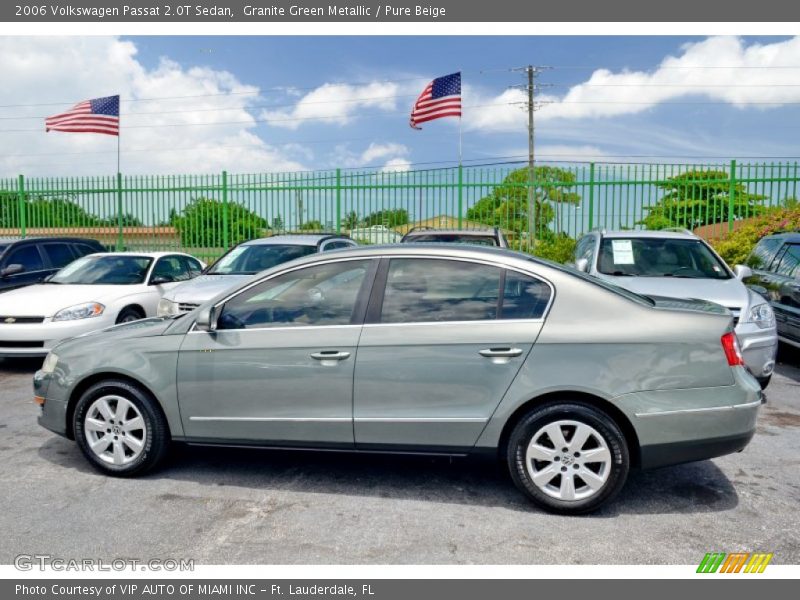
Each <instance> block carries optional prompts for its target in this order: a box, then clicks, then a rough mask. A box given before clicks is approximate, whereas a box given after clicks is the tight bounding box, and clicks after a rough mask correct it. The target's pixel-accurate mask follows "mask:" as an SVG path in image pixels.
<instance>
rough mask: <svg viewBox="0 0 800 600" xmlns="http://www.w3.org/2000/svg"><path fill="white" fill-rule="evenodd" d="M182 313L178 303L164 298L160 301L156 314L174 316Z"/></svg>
mask: <svg viewBox="0 0 800 600" xmlns="http://www.w3.org/2000/svg"><path fill="white" fill-rule="evenodd" d="M179 314H181V310H180V308H178V303H177V302H173V301H172V300H170V299H168V298H162V299H161V300H159V301H158V308H157V309H156V316H158V317H174V316H175V315H179Z"/></svg>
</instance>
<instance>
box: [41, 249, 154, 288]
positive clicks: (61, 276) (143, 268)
mask: <svg viewBox="0 0 800 600" xmlns="http://www.w3.org/2000/svg"><path fill="white" fill-rule="evenodd" d="M151 262H153V259H152V258H149V257H147V256H120V255H113V254H110V255H109V254H106V255H95V256H84V257H83V258H79V259H78V260H76V261H73V262H71V263H70V264H68V265H67V266H66V267H64V268H63V269H61V270H60V271H59V272H58V273H56V274H55V275H53V276H52V277H51V278H50V280H49V281H48V283H59V284H77V285H135V284H137V283H144V280H145V277H146V276H147V270H148V269H149V268H150V263H151Z"/></svg>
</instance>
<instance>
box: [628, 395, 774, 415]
mask: <svg viewBox="0 0 800 600" xmlns="http://www.w3.org/2000/svg"><path fill="white" fill-rule="evenodd" d="M757 406H761V400H760V399H759V400H755V401H754V402H747V403H745V404H728V405H726V406H710V407H708V408H683V409H679V410H660V411H656V412H648V413H635V414H636V416H637V417H640V418H646V417H664V416H670V415H685V414H694V413H703V412H721V411H728V410H742V409H746V408H755V407H757Z"/></svg>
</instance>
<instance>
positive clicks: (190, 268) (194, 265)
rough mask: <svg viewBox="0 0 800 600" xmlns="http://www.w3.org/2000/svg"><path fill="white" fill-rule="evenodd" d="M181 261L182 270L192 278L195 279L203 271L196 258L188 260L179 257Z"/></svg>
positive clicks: (184, 257)
mask: <svg viewBox="0 0 800 600" xmlns="http://www.w3.org/2000/svg"><path fill="white" fill-rule="evenodd" d="M180 258H181V261H182V262H183V267H184V270H185V271H186V272H187V273H188V274H189V275H190V276H192V277H197V276H198V275H200V273H202V271H203V265H201V264H200V261H199V260H197V259H196V258H190V257H188V256H181V257H180Z"/></svg>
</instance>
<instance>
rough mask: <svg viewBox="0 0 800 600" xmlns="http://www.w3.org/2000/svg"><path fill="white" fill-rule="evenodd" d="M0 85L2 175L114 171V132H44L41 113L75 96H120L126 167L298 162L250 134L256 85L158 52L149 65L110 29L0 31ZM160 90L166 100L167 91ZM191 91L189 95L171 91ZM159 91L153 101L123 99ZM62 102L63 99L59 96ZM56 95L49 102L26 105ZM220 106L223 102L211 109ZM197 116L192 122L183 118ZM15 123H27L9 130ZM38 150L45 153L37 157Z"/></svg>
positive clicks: (184, 168)
mask: <svg viewBox="0 0 800 600" xmlns="http://www.w3.org/2000/svg"><path fill="white" fill-rule="evenodd" d="M0 77H2V80H3V81H6V82H14V83H13V85H8V86H6V87H5V89H4V92H3V102H2V104H4V105H11V104H20V105H23V106H19V107H7V108H0V116H2V117H23V116H24V117H31V118H30V119H26V120H11V119H1V120H0V129H3V130H5V131H4V132H2V135H0V173H2V174H7V175H13V174H16V173H25V174H28V175H37V174H40V175H45V174H46V175H61V174H69V175H84V174H103V173H113V172H115V171H116V148H117V140H116V138H113V137H111V136H103V135H95V134H68V133H56V132H51V133H45V131H44V122H43V118H44V116H46V115H49V114H56V113H59V112H63V111H65V110H67V109H69V108H70V106H71V105H72V104H74V103H76V102H78V101H80V100H85V99H87V98H95V97H99V96H107V95H113V94H120V95H121V97H122V99H123V103H122V107H121V122H122V137H121V138H120V141H121V144H122V151H123V154H122V170H123V172H125V173H176V172H179V173H180V172H218V171H221V170H223V169H228V170H231V171H238V172H241V171H293V170H300V169H304V168H305V166H304V165H303V164H302V163H301V162H299V161H298V160H294V159H292V158H290V157H289V155H290V154H291V155H293V156H302V153H300V152H297V151H296V149H295V151H293V152H289V153H287V152H285V151H284V150H282V149H281V148H278V147H274V146H271V145H269V144H267V143H265V142H264V141H263V140H262V139H261V138H259V137H258V136H257V135H256V134H255V133H254V131H253V130H254V129H255V127H256V126H257V123H256V120H255V118H254V117H253V115H252V114H251V112H250V111H249V110H248V106H249V105H250V104H252V103H254V102H255V101H257V100H258V88H257V87H254V86H251V85H247V84H245V83H242V82H240V81H239V80H238V79H237V78H236V77H235V76H234V75H232V74H231V73H228V72H225V71H218V70H214V69H210V68H205V67H192V68H184V67H182V66H181V65H179V64H178V63H176V62H174V61H172V60H169V59H162V60H161V61H160V62H159V63H158V65H157V66H156V67H154V68H150V69H148V68H147V67H145V66H144V65H143V64H142V63H141V62H139V61H138V60H137V57H136V46H135V44H134V43H133V42H130V41H122V40H120V39H119V38H116V37H95V36H86V37H65V38H56V37H14V38H12V37H4V38H0ZM165 96H169V97H171V99H165V98H164V97H165ZM179 96H192V97H191V98H175V97H179ZM149 98H164V99H161V100H158V101H136V102H131V101H130V100H139V99H149ZM61 101H63V102H61ZM50 102H58V103H57V104H53V105H47V106H31V105H32V104H39V103H50ZM219 108H224V109H225V110H216V109H219ZM187 124H195V125H194V126H185V125H187ZM13 129H20V130H24V131H16V132H15V131H9V130H13ZM43 155H44V156H43Z"/></svg>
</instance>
